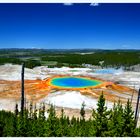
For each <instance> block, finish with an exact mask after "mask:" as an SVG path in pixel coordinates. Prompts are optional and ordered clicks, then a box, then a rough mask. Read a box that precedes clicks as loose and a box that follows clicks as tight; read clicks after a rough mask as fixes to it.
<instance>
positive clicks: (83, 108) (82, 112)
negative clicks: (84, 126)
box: [80, 102, 85, 120]
mask: <svg viewBox="0 0 140 140" xmlns="http://www.w3.org/2000/svg"><path fill="white" fill-rule="evenodd" d="M80 115H81V118H82V120H85V103H84V102H83V103H82V107H81V110H80Z"/></svg>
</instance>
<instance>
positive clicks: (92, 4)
mask: <svg viewBox="0 0 140 140" xmlns="http://www.w3.org/2000/svg"><path fill="white" fill-rule="evenodd" d="M90 6H99V3H91V4H90Z"/></svg>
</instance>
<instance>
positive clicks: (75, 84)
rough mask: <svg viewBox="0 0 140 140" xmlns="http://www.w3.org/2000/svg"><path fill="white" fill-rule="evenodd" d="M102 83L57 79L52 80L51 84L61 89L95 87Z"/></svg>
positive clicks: (65, 78) (90, 80)
mask: <svg viewBox="0 0 140 140" xmlns="http://www.w3.org/2000/svg"><path fill="white" fill-rule="evenodd" d="M101 83H102V82H100V81H97V80H92V79H88V78H81V77H59V78H53V79H52V80H51V84H52V85H54V86H58V87H63V88H87V87H91V86H96V85H99V84H101Z"/></svg>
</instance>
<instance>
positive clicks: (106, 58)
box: [0, 50, 140, 68]
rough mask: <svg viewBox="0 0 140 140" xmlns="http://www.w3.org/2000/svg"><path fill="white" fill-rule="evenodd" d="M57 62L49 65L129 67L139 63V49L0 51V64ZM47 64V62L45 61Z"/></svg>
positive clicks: (30, 64) (30, 65)
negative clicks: (86, 52)
mask: <svg viewBox="0 0 140 140" xmlns="http://www.w3.org/2000/svg"><path fill="white" fill-rule="evenodd" d="M48 61H49V62H53V61H54V62H57V63H56V64H55V65H53V66H52V65H51V67H62V66H69V67H80V66H82V64H84V63H85V64H92V65H100V62H101V61H102V62H103V63H102V67H117V68H118V67H121V66H123V67H129V66H132V65H136V64H140V51H100V52H93V53H91V54H78V53H76V52H75V53H74V52H72V53H68V52H67V53H65V52H63V53H61V52H59V53H58V52H52V51H51V52H50V53H49V52H45V51H41V50H40V51H39V50H38V51H37V52H36V51H35V52H34V51H33V50H32V51H31V50H30V51H27V52H26V51H24V52H22V51H21V52H20V50H18V52H13V51H12V52H10V50H9V51H8V50H6V51H2V52H1V53H0V65H2V64H5V63H12V64H21V63H23V62H25V66H26V67H28V68H33V67H35V66H41V65H44V64H45V62H48ZM46 65H47V63H46Z"/></svg>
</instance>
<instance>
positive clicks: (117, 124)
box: [107, 100, 124, 137]
mask: <svg viewBox="0 0 140 140" xmlns="http://www.w3.org/2000/svg"><path fill="white" fill-rule="evenodd" d="M123 113H124V110H123V107H122V104H121V102H120V100H119V101H118V103H117V105H116V104H115V103H114V106H113V109H112V110H111V111H110V116H109V123H108V128H109V130H108V132H107V136H115V137H121V136H122V133H123V126H124V118H123Z"/></svg>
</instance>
